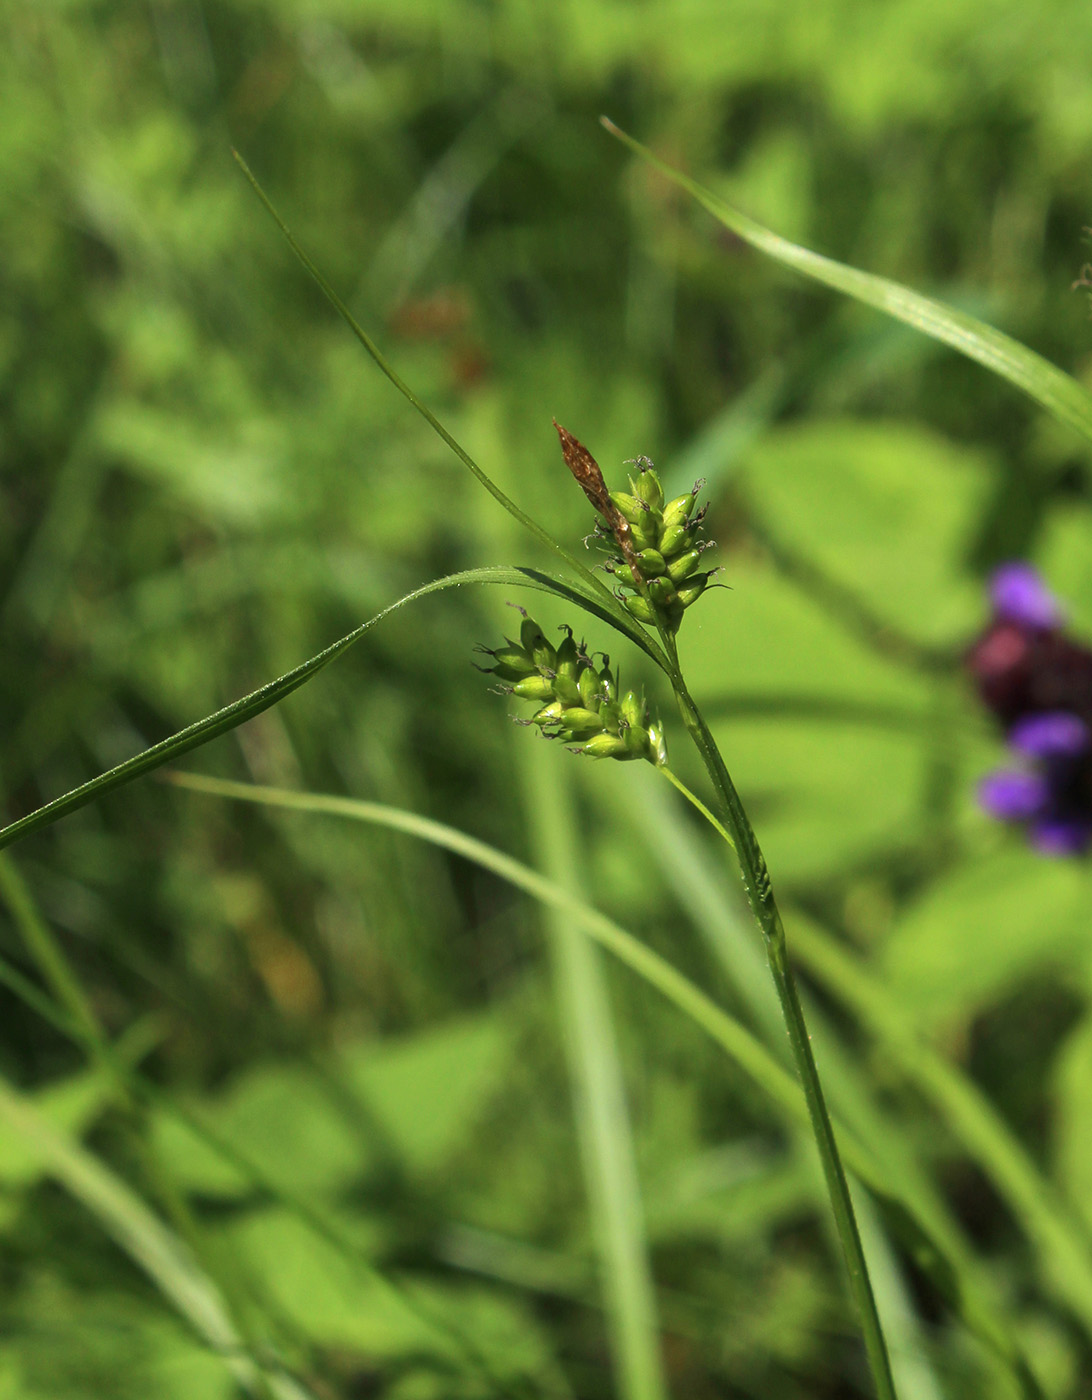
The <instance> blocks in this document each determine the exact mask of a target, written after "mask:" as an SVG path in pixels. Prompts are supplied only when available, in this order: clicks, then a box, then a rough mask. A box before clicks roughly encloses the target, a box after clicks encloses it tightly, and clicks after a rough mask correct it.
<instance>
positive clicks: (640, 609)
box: [624, 593, 656, 624]
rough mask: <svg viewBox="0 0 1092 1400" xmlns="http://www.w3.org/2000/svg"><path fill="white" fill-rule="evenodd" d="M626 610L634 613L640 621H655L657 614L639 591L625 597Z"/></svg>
mask: <svg viewBox="0 0 1092 1400" xmlns="http://www.w3.org/2000/svg"><path fill="white" fill-rule="evenodd" d="M624 603H625V608H626V611H627V612H629V613H632V614H633V616H634V617H635V618H636V619H637V621H638V622H647V623H650V624H651V623H654V622H655V621H656V614H655V613H654V612H653V611H652V609H651V608H650V607H649V605H648V603H647V602H646V600H645V599H644V598H642V597H641V595H640V594H639V593H633V594H631V595H630V596H629V597H628V598H626V599H624Z"/></svg>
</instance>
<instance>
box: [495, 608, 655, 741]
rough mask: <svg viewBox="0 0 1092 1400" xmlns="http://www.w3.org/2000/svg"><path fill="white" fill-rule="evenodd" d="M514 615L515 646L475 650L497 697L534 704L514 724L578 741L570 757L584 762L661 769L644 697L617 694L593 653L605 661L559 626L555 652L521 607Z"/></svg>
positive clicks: (605, 665) (606, 666)
mask: <svg viewBox="0 0 1092 1400" xmlns="http://www.w3.org/2000/svg"><path fill="white" fill-rule="evenodd" d="M512 606H513V607H515V604H512ZM517 611H518V612H519V613H520V614H521V615H522V617H523V625H522V626H521V627H520V639H519V641H518V642H514V641H512V640H511V639H510V638H509V639H506V645H505V646H503V647H498V648H497V649H496V650H495V651H494V650H492V649H491V648H489V647H478V651H479V652H482V653H483V654H485V655H486V656H489V657H491V658H492V660H493V665H492V666H479V667H478V670H479V671H485V672H487V673H489V674H492V675H495V676H496V677H497V678H498V679H499V680H500V681H501V682H502V684H501V685H499V686H497V687H496V689H497V691H498V693H499V694H501V695H514V696H516V698H517V699H519V700H533V701H534V702H535V703H536V705H538V707H539V708H538V709H537V710H536V711H535V713H534V714H533V715H532V716H531V718H530V719H521V720H517V723H518V724H525V725H531V724H533V725H537V726H538V728H539V730H540V731H541V732H542V733H543V734H545V735H546V737H547V738H548V739H568V740H576V741H577V743H576V744H575V745H574V746H572V747H571V751H572V752H573V753H582V754H586V755H587V756H588V757H589V758H618V759H632V758H644V759H647V760H648V761H649V763H652V764H655V765H656V767H658V768H663V767H666V765H667V744H666V742H665V740H664V732H663V727H662V726H661V725H660V723H659V721H658V720H653V719H651V718H650V716H649V712H648V706H647V705H646V704H645V700H644V696H643V695H642V696H639V695H638V694H637V692H636V691H634V690H627V691H626V692H625V693H624V694H621V693H620V691H619V685H618V678H617V675H616V674H615V673H614V672H612V671H611V668H610V657H609V656H607V655H606V654H605V653H602V652H597V653H596V655H597V656H602V658H603V659H602V665H600V666H598V667H597V666H596V664H595V661H594V660H593V658H592V657H590V656H589V655H588V652H587V649H586V648H585V646H584V643H583V642H581V643H579V644H577V641H576V638H575V637H574V636H573V630H572V628H571V627H567V626H564V625H563V626H562V629H561V630H562V631H563V632H564V633H565V638H564V640H563V641H562V643H561V645H560V646H559V647H556V648H555V647H553V646H551V645H550V643H549V641H548V640H547V639H546V636H545V634H544V633H543V631H542V628H541V627H539V625H538V623H537V622H535V620H534V619H533V618H532V617H530V616H528V614H527V613H526V612H524V610H523V608H518V609H517Z"/></svg>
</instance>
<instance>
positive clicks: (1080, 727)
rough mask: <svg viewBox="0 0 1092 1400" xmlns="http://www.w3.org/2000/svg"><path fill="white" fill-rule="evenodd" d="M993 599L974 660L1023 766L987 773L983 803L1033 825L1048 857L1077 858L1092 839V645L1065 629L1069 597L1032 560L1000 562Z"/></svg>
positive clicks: (1032, 833) (971, 654) (988, 701)
mask: <svg viewBox="0 0 1092 1400" xmlns="http://www.w3.org/2000/svg"><path fill="white" fill-rule="evenodd" d="M990 599H991V601H992V604H993V618H992V620H991V622H990V624H989V625H988V626H987V627H986V628H985V630H984V631H983V632H982V634H981V636H979V637H978V638H977V639H976V640H975V642H974V643H973V644H972V645H971V647H970V648H969V649H968V651H967V655H966V658H965V659H966V665H967V670H968V671H969V673H970V674H971V676H972V677H973V679H974V682H975V684H976V686H977V688H978V693H979V695H980V696H981V698H982V701H983V703H984V704H985V705H986V706H987V707H988V708H989V709H990V710H991V711H992V712H993V714H994V715H995V716H996V717H997V720H998V722H999V723H1000V725H1001V728H1002V730H1003V731H1004V734H1005V740H1006V743H1007V744H1008V745H1009V747H1010V748H1011V749H1012V750H1013V752H1014V754H1015V755H1016V756H1017V757H1018V758H1019V759H1020V760H1021V764H1022V766H1021V767H1019V768H1016V769H1014V770H1006V771H1001V772H997V773H991V774H989V776H988V777H986V778H984V779H983V780H982V782H981V783H980V784H979V788H978V800H979V803H980V804H981V806H982V808H983V809H984V810H985V811H986V812H988V813H989V814H990V816H992V817H996V818H997V819H998V820H999V821H1005V822H1024V823H1026V825H1027V831H1028V838H1029V840H1030V841H1031V843H1032V845H1033V846H1034V847H1035V848H1036V849H1037V850H1039V851H1042V852H1043V853H1044V854H1045V855H1054V856H1072V855H1079V854H1080V853H1081V852H1083V851H1085V850H1087V849H1088V847H1089V846H1090V845H1092V649H1090V648H1089V647H1088V646H1087V645H1085V643H1083V642H1080V641H1076V640H1074V639H1073V638H1072V637H1068V636H1066V635H1065V633H1064V631H1063V628H1062V624H1063V622H1064V612H1063V610H1062V606H1061V604H1060V603H1059V602H1058V600H1057V599H1056V598H1055V597H1054V595H1053V594H1052V593H1051V592H1050V590H1049V589H1048V588H1047V586H1046V584H1045V583H1044V582H1043V580H1042V579H1041V578H1040V577H1039V575H1038V574H1037V573H1036V571H1035V570H1034V569H1033V568H1032V567H1031V566H1030V565H1029V564H1021V563H1011V564H1004V565H1002V567H1001V568H999V569H998V570H997V571H996V572H995V573H994V575H993V578H992V579H991V581H990Z"/></svg>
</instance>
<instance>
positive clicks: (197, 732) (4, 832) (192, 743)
mask: <svg viewBox="0 0 1092 1400" xmlns="http://www.w3.org/2000/svg"><path fill="white" fill-rule="evenodd" d="M466 583H496V584H502V585H504V586H505V587H508V588H518V587H525V588H538V589H541V590H543V591H544V592H547V593H553V594H555V595H556V596H558V597H561V598H566V599H568V600H569V601H570V602H572V603H575V604H576V605H577V606H578V607H582V608H584V609H585V611H587V612H590V613H592V614H593V615H594V616H596V617H599V618H600V619H601V620H602V621H604V622H607V623H608V624H609V625H610V626H612V627H614V628H615V629H616V630H618V631H620V632H621V633H622V634H623V635H624V636H626V637H628V638H629V639H630V640H631V641H633V642H635V643H636V645H638V646H640V647H641V649H642V650H643V651H644V652H646V654H648V655H649V656H651V657H652V658H653V660H655V661H656V662H657V664H660V656H659V654H658V649H657V648H656V646H655V644H654V643H653V642H652V640H651V639H650V638H649V637H648V635H647V634H646V633H645V632H644V631H643V630H642V629H641V628H640V627H639V626H638V625H637V623H636V622H635V621H634V620H633V618H631V617H630V615H629V614H628V613H627V612H626V611H625V609H624V608H621V607H620V608H618V610H617V612H618V613H620V614H621V616H618V615H617V614H616V613H615V611H614V609H613V608H608V607H606V606H604V605H603V604H602V602H601V600H600V599H599V597H598V596H597V594H595V593H593V592H588V593H585V592H584V590H583V589H582V588H581V587H580V586H579V585H575V584H571V583H567V582H565V581H563V580H560V579H556V578H553V577H551V576H550V575H549V574H544V573H541V572H540V571H539V570H537V569H525V568H520V567H514V568H507V567H504V566H501V565H497V566H494V567H492V568H483V569H468V570H466V571H465V572H463V573H459V574H449V575H448V576H447V577H446V578H440V579H435V580H434V581H433V582H432V583H426V584H425V585H424V586H423V587H422V588H415V589H414V590H413V592H412V593H407V594H406V596H405V597H404V598H399V600H398V601H397V602H396V603H391V605H390V606H389V607H387V608H384V609H383V611H382V612H381V613H377V614H376V616H375V617H373V618H370V619H369V620H368V621H367V622H365V623H362V624H361V625H360V626H359V627H357V628H354V630H353V631H352V632H349V633H348V634H347V635H346V636H344V637H342V638H341V640H340V641H337V642H334V643H333V645H332V646H328V647H327V648H326V649H325V651H320V652H319V653H318V655H317V656H313V657H311V659H310V661H305V662H303V663H302V665H300V666H296V667H295V668H294V669H293V670H291V671H287V672H286V673H285V674H284V675H283V676H279V677H278V678H277V679H276V680H275V681H270V682H269V683H268V684H267V685H263V686H262V687H261V688H260V689H259V690H253V691H251V692H250V694H249V695H244V696H243V698H242V699H241V700H235V701H233V702H232V704H230V705H227V706H225V707H224V708H223V709H222V710H217V711H216V713H215V714H212V715H208V716H207V717H206V718H205V719H202V720H198V722H197V723H196V724H191V725H189V726H188V727H187V728H185V729H182V730H180V731H179V732H178V733H177V734H172V735H171V737H170V738H169V739H163V740H161V741H160V742H159V743H158V744H153V745H152V747H151V748H148V749H145V750H144V751H143V752H142V753H138V754H136V755H135V756H134V757H133V758H129V759H126V760H125V762H124V763H119V764H118V765H117V766H116V767H115V768H111V769H109V770H108V771H107V772H106V773H101V774H100V775H99V776H98V777H97V778H92V779H91V780H90V781H89V782H86V783H82V784H81V785H80V786H79V787H77V788H73V789H72V791H71V792H67V793H65V794H64V796H63V797H56V798H54V799H53V801H52V802H47V803H46V804H45V805H44V806H43V807H39V808H37V809H36V810H35V811H33V812H30V813H28V815H27V816H25V817H20V818H19V819H18V821H14V822H11V823H9V824H8V825H7V826H5V827H3V828H2V829H0V850H2V849H3V848H4V847H5V846H10V845H11V843H12V842H13V841H17V840H19V839H20V837H23V836H28V835H29V834H30V833H31V832H32V831H38V830H39V829H40V828H42V827H44V826H49V825H50V824H51V823H53V822H55V821H58V820H59V819H60V818H61V817H65V816H67V815H68V814H69V813H70V812H75V811H77V810H78V809H79V808H80V807H85V806H86V805H87V803H89V802H93V801H95V800H96V799H97V798H99V797H102V796H104V795H105V794H106V793H108V792H111V791H112V790H113V789H114V788H117V787H121V786H122V785H123V784H125V783H130V782H132V781H133V780H134V778H140V777H143V775H144V774H145V773H151V772H153V771H154V770H155V769H157V768H161V767H162V766H163V764H164V763H169V762H170V761H171V760H172V759H175V758H178V757H180V755H182V754H184V753H189V752H190V751H191V750H192V749H196V748H200V747H201V745H202V744H207V743H208V742H209V740H210V739H215V738H217V737H218V736H219V735H221V734H226V733H227V732H228V731H229V730H231V729H235V728H236V727H237V726H238V725H240V724H244V723H245V722H246V721H247V720H248V719H253V718H254V716H255V715H260V714H261V713H262V711H263V710H268V709H269V708H270V707H271V706H273V705H276V704H277V703H278V701H280V700H283V699H284V698H285V696H286V695H291V693H292V692H293V691H294V690H297V689H298V688H299V687H300V686H301V685H303V684H304V683H305V682H307V681H309V680H310V679H311V677H312V676H314V675H316V674H317V673H318V672H319V671H321V670H322V668H323V667H324V666H328V665H329V664H330V662H331V661H333V660H335V659H336V658H337V657H339V656H340V655H341V654H342V652H345V651H348V649H349V648H350V647H351V646H353V645H354V643H356V642H358V641H359V640H360V639H361V637H363V636H364V634H365V633H366V632H370V631H371V629H372V628H373V627H374V626H375V625H376V623H378V622H382V621H383V619H384V618H385V617H388V616H389V615H390V614H391V613H392V612H395V611H396V610H397V609H398V608H401V607H404V606H405V605H406V604H407V603H411V602H413V601H414V600H415V599H417V598H424V597H425V596H427V595H428V594H429V593H437V592H439V591H440V590H441V589H443V588H458V587H460V586H461V585H462V584H466ZM608 596H609V595H608ZM612 601H613V600H612Z"/></svg>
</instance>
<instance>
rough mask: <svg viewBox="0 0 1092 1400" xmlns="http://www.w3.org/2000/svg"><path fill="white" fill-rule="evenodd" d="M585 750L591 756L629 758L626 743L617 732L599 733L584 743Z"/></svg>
mask: <svg viewBox="0 0 1092 1400" xmlns="http://www.w3.org/2000/svg"><path fill="white" fill-rule="evenodd" d="M583 752H584V753H586V754H587V755H588V757H589V758H628V757H629V754H628V753H627V752H626V743H625V740H624V739H619V738H618V736H617V734H597V735H596V736H595V738H594V739H589V740H588V742H587V743H586V744H585V745H584V749H583Z"/></svg>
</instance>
